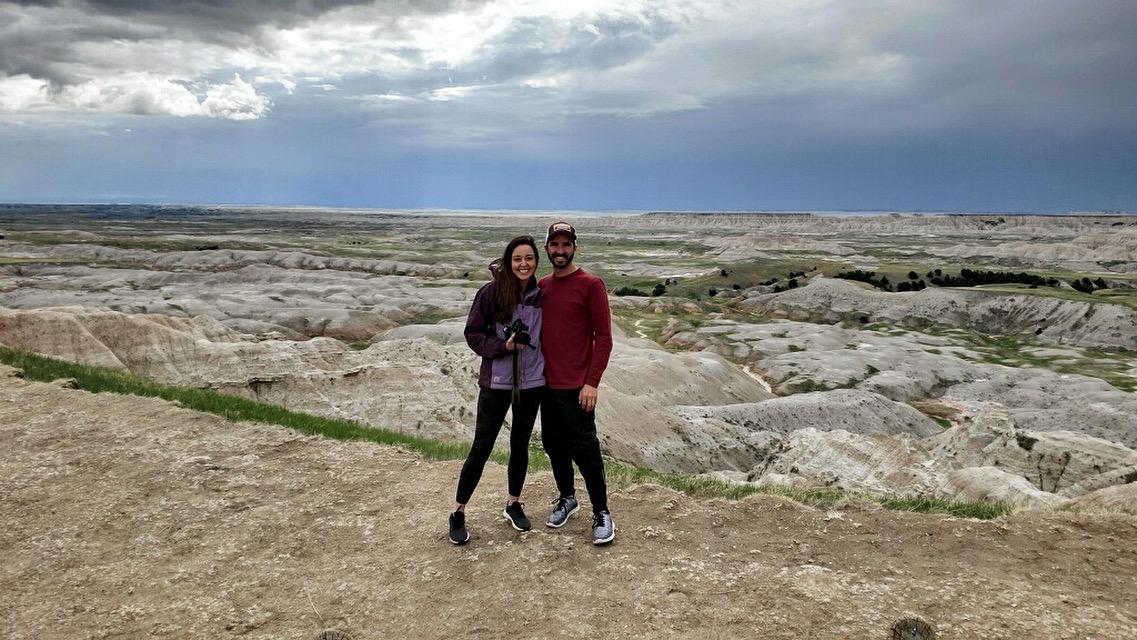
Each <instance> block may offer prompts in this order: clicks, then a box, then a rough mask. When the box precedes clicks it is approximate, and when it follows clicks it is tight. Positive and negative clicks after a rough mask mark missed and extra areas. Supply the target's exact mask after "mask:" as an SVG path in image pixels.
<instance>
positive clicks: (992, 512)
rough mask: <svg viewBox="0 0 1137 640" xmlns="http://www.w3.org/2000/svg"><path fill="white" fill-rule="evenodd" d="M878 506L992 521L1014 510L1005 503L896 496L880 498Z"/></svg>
mask: <svg viewBox="0 0 1137 640" xmlns="http://www.w3.org/2000/svg"><path fill="white" fill-rule="evenodd" d="M879 501H880V505H881V506H882V507H884V508H885V509H894V510H896V511H915V512H917V513H946V514H948V515H952V516H955V517H957V518H975V519H977V520H993V519H995V518H998V517H999V516H1002V515H1006V514H1008V513H1010V512H1011V511H1013V510H1014V508H1013V507H1012V506H1011V505H1009V504H1007V503H1005V502H956V501H954V500H941V499H939V498H929V497H925V496H897V497H885V498H880V499H879Z"/></svg>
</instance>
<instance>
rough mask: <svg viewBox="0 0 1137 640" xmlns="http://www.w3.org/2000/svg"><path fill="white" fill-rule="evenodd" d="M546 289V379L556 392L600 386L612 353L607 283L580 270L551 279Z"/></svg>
mask: <svg viewBox="0 0 1137 640" xmlns="http://www.w3.org/2000/svg"><path fill="white" fill-rule="evenodd" d="M537 284H538V285H539V286H540V287H541V317H542V320H541V322H542V325H543V327H542V331H543V333H544V340H543V341H542V349H543V351H544V354H545V381H546V383H547V384H548V385H549V387H550V388H552V389H577V388H580V387H583V386H584V385H586V384H587V385H591V386H593V387H597V386H600V377H601V376H603V375H604V369H605V367H607V366H608V356H610V355H611V354H612V314H611V312H610V311H609V310H608V291H607V290H605V289H604V281H603V280H601V279H600V278H598V277H597V276H594V275H592V274H591V273H588V272H587V271H585V270H584V269H580V268H578V269H577V270H576V271H573V272H572V273H570V274H568V275H567V276H560V277H557V276H555V275H547V276H545V277H544V278H541V281H540V282H538V283H537Z"/></svg>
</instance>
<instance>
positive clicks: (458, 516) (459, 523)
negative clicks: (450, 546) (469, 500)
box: [450, 511, 470, 544]
mask: <svg viewBox="0 0 1137 640" xmlns="http://www.w3.org/2000/svg"><path fill="white" fill-rule="evenodd" d="M469 541H470V532H469V531H466V514H465V513H463V512H461V511H455V512H454V513H452V514H450V542H453V543H454V544H466V543H467V542H469Z"/></svg>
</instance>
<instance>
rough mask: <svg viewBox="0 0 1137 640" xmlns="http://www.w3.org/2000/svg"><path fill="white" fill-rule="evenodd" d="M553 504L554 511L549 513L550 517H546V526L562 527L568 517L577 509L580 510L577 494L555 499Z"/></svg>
mask: <svg viewBox="0 0 1137 640" xmlns="http://www.w3.org/2000/svg"><path fill="white" fill-rule="evenodd" d="M553 505H554V506H553V512H552V513H550V514H549V517H548V518H545V526H546V527H552V528H554V529H560V528H561V527H563V526H565V523H566V522H568V519H569V518H571V517H572V516H573V514H575V513H576V512H577V511H580V503H578V502H577V501H576V497H575V496H568V497H567V498H557V499H556V500H554V501H553Z"/></svg>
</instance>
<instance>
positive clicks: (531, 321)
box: [450, 236, 545, 544]
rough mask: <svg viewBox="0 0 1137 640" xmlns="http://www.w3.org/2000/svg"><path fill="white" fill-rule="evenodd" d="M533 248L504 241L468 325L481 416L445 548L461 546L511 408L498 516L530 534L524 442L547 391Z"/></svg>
mask: <svg viewBox="0 0 1137 640" xmlns="http://www.w3.org/2000/svg"><path fill="white" fill-rule="evenodd" d="M537 262H538V259H537V244H536V243H535V242H534V241H533V238H531V237H529V236H518V237H516V238H514V239H512V240H510V241H509V244H507V245H506V246H505V252H504V253H503V254H502V256H501V258H500V260H495V261H494V262H493V263H491V264H490V272H491V273H492V274H493V281H492V282H490V283H488V284H486V285H485V286H483V287H482V288H481V289H479V290H478V293H477V295H476V296H474V304H473V305H472V306H471V307H470V315H469V317H467V318H466V343H467V344H469V345H470V348H471V349H473V350H474V352H475V353H477V354H478V355H480V356H482V368H481V373H480V375H479V376H478V386H479V387H480V389H479V391H478V415H477V423H476V425H475V427H474V444H473V445H472V446H471V447H470V453H469V455H467V456H466V462H465V464H463V465H462V473H461V475H459V476H458V491H457V496H456V497H455V502H456V505H455V507H454V513H452V514H450V542H453V543H454V544H465V543H466V542H467V541H469V539H470V534H469V532H468V531H466V503H467V502H469V501H470V496H472V495H473V493H474V489H475V488H476V487H477V486H478V480H480V479H481V477H482V470H483V469H484V468H485V466H486V460H488V459H489V457H490V452H492V451H493V446H494V442H495V441H496V440H497V434H498V431H500V430H501V425H502V423H503V422H504V421H505V413H506V411H507V410H508V409H509V408H510V406H511V405H512V407H513V426H512V427H511V429H510V436H509V467H508V474H509V498H508V500H507V501H506V503H505V510H504V511H502V515H503V516H505V519H506V520H507V521H508V522H509V524H510V525H512V526H513V528H514V529H517V530H518V531H528V530H529V528H530V525H529V519H528V518H527V517H525V511H524V509H523V508H522V505H521V502H520V497H521V487H522V485H523V484H524V483H525V472H526V471H527V470H528V468H529V437H530V436H531V435H532V434H533V421H534V420H536V418H537V410H538V409H539V408H540V405H541V395H542V394H543V392H544V387H545V360H544V358H543V357H542V356H541V290H540V289H539V288H538V287H537V278H536V277H534V275H535V274H536V272H537Z"/></svg>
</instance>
